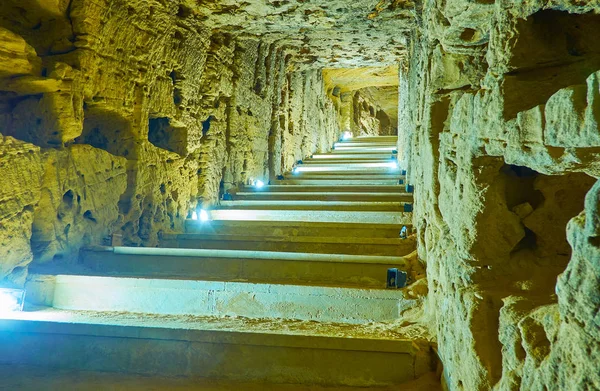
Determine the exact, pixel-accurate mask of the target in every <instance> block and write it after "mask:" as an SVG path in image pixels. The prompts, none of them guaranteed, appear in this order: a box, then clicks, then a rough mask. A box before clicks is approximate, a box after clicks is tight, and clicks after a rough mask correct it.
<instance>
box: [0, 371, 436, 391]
mask: <svg viewBox="0 0 600 391" xmlns="http://www.w3.org/2000/svg"><path fill="white" fill-rule="evenodd" d="M0 379H2V385H3V386H4V387H5V388H4V389H5V390H19V391H38V390H83V389H86V390H89V389H93V390H114V391H117V390H121V391H124V390H126V391H148V390H169V391H192V390H193V391H232V390H242V391H398V389H399V388H400V389H401V390H411V391H442V389H441V387H440V380H439V376H437V375H436V373H435V372H433V371H432V372H428V373H426V374H424V375H422V376H420V377H419V378H418V379H416V380H412V381H410V382H408V383H402V384H401V385H394V386H384V387H381V386H379V387H378V386H374V387H360V388H359V389H358V390H357V388H356V387H351V386H323V385H321V386H315V385H302V384H281V383H280V384H267V383H263V382H258V381H256V382H249V381H233V380H222V379H207V378H190V377H166V376H157V375H138V374H131V373H115V372H113V373H111V372H100V371H82V370H73V369H64V368H63V369H57V368H43V367H39V366H34V365H0Z"/></svg>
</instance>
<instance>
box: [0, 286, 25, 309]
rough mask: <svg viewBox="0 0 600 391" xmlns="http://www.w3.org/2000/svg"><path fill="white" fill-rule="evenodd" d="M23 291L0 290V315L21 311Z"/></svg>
mask: <svg viewBox="0 0 600 391" xmlns="http://www.w3.org/2000/svg"><path fill="white" fill-rule="evenodd" d="M23 304H25V290H24V289H9V288H0V313H7V312H15V311H23Z"/></svg>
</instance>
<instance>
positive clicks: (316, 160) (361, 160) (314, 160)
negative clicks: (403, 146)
mask: <svg viewBox="0 0 600 391" xmlns="http://www.w3.org/2000/svg"><path fill="white" fill-rule="evenodd" d="M392 159H394V156H393V155H389V156H385V157H381V158H369V157H366V158H339V157H335V156H334V157H330V158H307V159H304V160H302V164H331V165H339V164H371V163H387V162H389V161H391V160H392Z"/></svg>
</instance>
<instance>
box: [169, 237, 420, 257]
mask: <svg viewBox="0 0 600 391" xmlns="http://www.w3.org/2000/svg"><path fill="white" fill-rule="evenodd" d="M160 246H161V247H168V248H198V249H223V250H251V251H286V252H298V253H320V254H356V255H389V256H400V257H401V256H405V255H408V254H409V253H411V252H412V251H413V250H414V247H415V244H414V242H412V241H410V242H409V241H407V242H406V244H400V245H398V244H389V245H383V244H353V243H318V242H317V243H315V242H308V243H298V242H289V241H277V242H265V241H263V240H260V238H257V240H256V241H234V240H227V241H226V240H223V241H217V240H210V241H206V240H164V241H162V242H161V244H160Z"/></svg>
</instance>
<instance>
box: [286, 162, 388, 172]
mask: <svg viewBox="0 0 600 391" xmlns="http://www.w3.org/2000/svg"><path fill="white" fill-rule="evenodd" d="M399 171H400V170H399V169H398V163H397V162H396V161H395V160H388V161H385V162H379V163H355V164H349V163H347V164H329V163H328V162H324V163H314V164H300V165H298V166H296V168H294V171H293V173H294V174H296V173H313V172H315V173H321V172H322V173H336V174H337V173H339V172H343V173H344V174H348V173H351V174H359V175H365V174H390V173H396V174H397V173H398V172H399Z"/></svg>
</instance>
